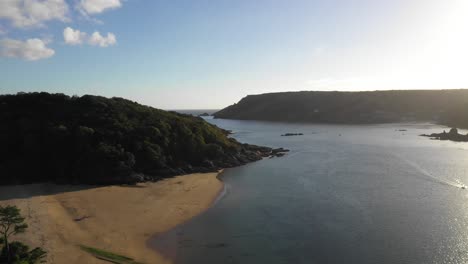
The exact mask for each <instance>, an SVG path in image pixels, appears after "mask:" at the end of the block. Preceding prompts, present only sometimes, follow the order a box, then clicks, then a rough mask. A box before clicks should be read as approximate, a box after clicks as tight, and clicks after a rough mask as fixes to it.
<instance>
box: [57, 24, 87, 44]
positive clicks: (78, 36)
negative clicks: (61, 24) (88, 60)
mask: <svg viewBox="0 0 468 264" xmlns="http://www.w3.org/2000/svg"><path fill="white" fill-rule="evenodd" d="M86 37H87V34H86V33H85V32H81V31H79V30H78V29H77V30H74V29H73V28H71V27H67V28H65V29H64V30H63V39H64V40H65V43H67V44H69V45H78V44H82V43H83V42H85V41H86Z"/></svg>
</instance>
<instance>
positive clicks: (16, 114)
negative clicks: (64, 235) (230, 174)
mask: <svg viewBox="0 0 468 264" xmlns="http://www.w3.org/2000/svg"><path fill="white" fill-rule="evenodd" d="M270 154H271V149H270V148H264V147H257V146H252V145H247V144H240V143H239V142H237V141H236V140H234V139H230V138H228V137H227V132H226V131H224V130H222V129H220V128H218V127H216V126H214V125H211V124H209V123H207V122H206V121H204V120H203V119H202V118H198V117H193V116H189V115H183V114H177V113H175V112H166V111H162V110H158V109H154V108H151V107H148V106H143V105H139V104H137V103H134V102H131V101H128V100H125V99H122V98H111V99H108V98H104V97H98V96H90V95H85V96H82V97H69V96H66V95H63V94H47V93H30V94H18V95H1V96H0V184H12V183H29V182H44V181H49V182H58V183H92V184H112V183H134V182H138V181H144V180H157V179H160V178H163V177H167V176H172V175H176V174H183V173H191V172H204V171H214V170H217V169H219V168H224V167H232V166H237V165H240V164H244V163H246V162H249V161H254V160H258V159H260V158H262V157H263V156H266V155H270Z"/></svg>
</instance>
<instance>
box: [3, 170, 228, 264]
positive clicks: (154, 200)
mask: <svg viewBox="0 0 468 264" xmlns="http://www.w3.org/2000/svg"><path fill="white" fill-rule="evenodd" d="M220 173H221V171H220V172H217V173H216V172H215V173H197V174H190V175H183V176H177V177H173V178H169V179H165V180H161V181H158V182H154V183H150V182H149V183H140V184H138V185H136V186H105V187H101V186H71V185H55V184H31V185H15V186H0V206H5V205H16V206H18V208H20V209H21V213H22V215H23V216H24V217H26V223H28V225H29V228H28V230H26V233H24V234H20V235H18V236H17V237H16V238H15V239H17V240H19V241H22V242H24V243H26V244H28V245H30V246H31V247H36V246H40V247H43V248H44V249H45V250H46V251H48V256H47V263H106V262H104V261H102V260H98V259H97V258H95V257H93V256H91V255H90V254H88V253H86V252H84V251H82V250H81V249H80V248H79V245H85V246H90V247H95V248H98V249H102V250H105V251H109V252H113V253H116V254H120V255H124V256H127V257H130V258H133V259H134V260H135V261H138V262H142V263H171V260H170V259H168V258H166V257H164V256H163V255H162V254H159V253H158V252H156V251H155V250H154V249H153V248H151V247H150V246H149V244H148V241H149V240H150V239H152V238H154V237H155V236H157V235H158V234H162V233H165V232H168V231H169V230H171V229H173V228H175V227H176V226H178V225H180V224H182V223H184V222H186V221H188V220H190V219H192V218H193V217H195V216H197V215H199V214H201V213H202V212H204V211H205V210H207V209H209V208H210V207H211V206H212V205H213V203H215V202H216V201H217V200H218V199H219V196H220V195H222V192H223V189H224V184H223V183H222V182H221V181H220V180H219V178H218V176H219V175H220Z"/></svg>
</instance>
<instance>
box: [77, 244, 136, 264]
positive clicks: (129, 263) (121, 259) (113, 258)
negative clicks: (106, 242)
mask: <svg viewBox="0 0 468 264" xmlns="http://www.w3.org/2000/svg"><path fill="white" fill-rule="evenodd" d="M80 248H81V249H82V250H84V251H86V252H88V253H89V254H91V255H93V256H94V257H96V258H98V259H102V260H105V261H108V262H111V263H115V264H138V263H139V262H136V261H134V260H133V259H132V258H129V257H125V256H122V255H117V254H114V253H111V252H108V251H104V250H101V249H97V248H93V247H87V246H83V245H80Z"/></svg>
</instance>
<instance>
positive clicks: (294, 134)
mask: <svg viewBox="0 0 468 264" xmlns="http://www.w3.org/2000/svg"><path fill="white" fill-rule="evenodd" d="M303 135H304V134H302V133H286V134H282V135H281V136H282V137H293V136H303Z"/></svg>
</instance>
